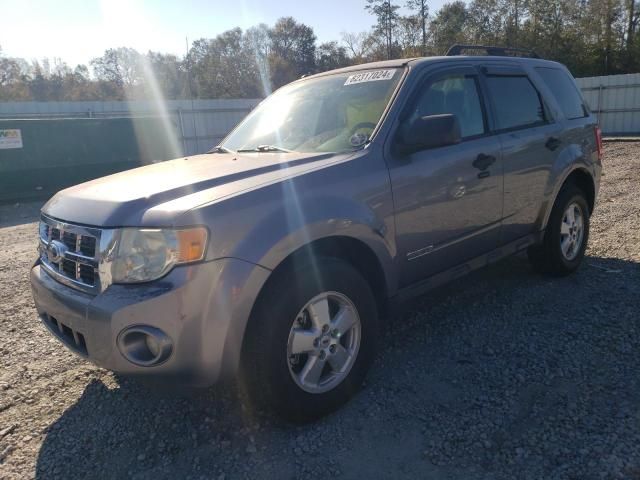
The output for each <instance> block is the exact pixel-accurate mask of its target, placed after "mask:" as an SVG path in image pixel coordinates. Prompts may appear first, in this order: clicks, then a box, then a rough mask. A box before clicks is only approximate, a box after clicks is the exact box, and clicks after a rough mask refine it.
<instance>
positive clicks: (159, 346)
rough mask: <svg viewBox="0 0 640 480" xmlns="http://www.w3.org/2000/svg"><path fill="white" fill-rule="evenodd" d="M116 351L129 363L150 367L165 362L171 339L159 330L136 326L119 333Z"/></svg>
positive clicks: (169, 351) (170, 349)
mask: <svg viewBox="0 0 640 480" xmlns="http://www.w3.org/2000/svg"><path fill="white" fill-rule="evenodd" d="M118 349H119V350H120V353H122V356H124V358H126V359H127V360H129V361H130V362H131V363H135V364H136V365H140V366H143V367H151V366H154V365H159V364H160V363H162V362H164V361H166V360H167V359H168V358H169V356H170V355H171V351H172V349H173V346H172V343H171V339H170V338H169V337H168V336H167V334H166V333H164V332H163V331H162V330H160V329H159V328H155V327H150V326H148V325H137V326H135V327H129V328H127V329H126V330H123V331H122V332H121V333H120V335H119V336H118Z"/></svg>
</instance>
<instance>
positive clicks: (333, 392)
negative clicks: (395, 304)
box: [242, 258, 378, 421]
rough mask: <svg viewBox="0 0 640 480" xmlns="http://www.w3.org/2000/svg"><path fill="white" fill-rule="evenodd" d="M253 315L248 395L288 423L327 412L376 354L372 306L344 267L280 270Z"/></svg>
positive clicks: (325, 262) (364, 286)
mask: <svg viewBox="0 0 640 480" xmlns="http://www.w3.org/2000/svg"><path fill="white" fill-rule="evenodd" d="M267 288H268V290H267V291H266V292H265V295H261V298H260V301H259V304H258V305H257V306H256V311H255V312H254V314H253V315H252V319H251V322H250V325H249V326H248V331H247V341H246V345H245V350H244V352H243V369H242V379H243V381H244V383H245V386H246V390H247V391H248V393H249V394H250V398H251V399H252V400H254V401H256V402H258V403H260V404H263V405H266V406H268V407H270V408H271V409H273V410H275V411H276V412H277V413H279V414H280V415H281V416H283V417H285V418H287V419H290V420H293V421H306V420H312V419H315V418H318V417H320V416H322V415H325V414H327V413H329V412H331V411H333V410H335V409H336V408H338V407H339V406H341V405H342V404H344V403H345V402H346V401H347V400H349V398H351V397H352V396H353V395H354V394H355V393H356V392H357V391H358V390H359V388H360V386H361V385H362V382H363V380H364V377H365V374H366V372H367V370H368V369H369V367H370V365H371V363H372V360H373V358H374V352H375V339H376V336H377V330H378V326H377V323H378V319H377V309H376V303H375V299H374V297H373V293H372V292H371V289H370V287H369V285H368V283H367V282H366V280H365V279H364V278H363V277H362V276H361V275H360V273H358V271H357V270H355V269H354V268H353V267H352V266H351V265H349V264H348V263H346V262H343V261H340V260H336V259H332V258H317V259H316V261H315V262H313V263H309V264H307V266H306V267H302V268H297V269H292V270H289V271H287V272H279V274H278V277H276V278H275V279H274V281H273V282H272V283H271V284H270V285H269V286H268V287H267Z"/></svg>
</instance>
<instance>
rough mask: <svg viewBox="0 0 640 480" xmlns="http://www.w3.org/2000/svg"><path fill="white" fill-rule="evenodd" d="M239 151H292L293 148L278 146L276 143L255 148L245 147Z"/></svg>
mask: <svg viewBox="0 0 640 480" xmlns="http://www.w3.org/2000/svg"><path fill="white" fill-rule="evenodd" d="M238 152H285V153H291V152H293V150H288V149H286V148H282V147H276V146H275V145H258V146H257V147H255V148H243V149H240V150H238Z"/></svg>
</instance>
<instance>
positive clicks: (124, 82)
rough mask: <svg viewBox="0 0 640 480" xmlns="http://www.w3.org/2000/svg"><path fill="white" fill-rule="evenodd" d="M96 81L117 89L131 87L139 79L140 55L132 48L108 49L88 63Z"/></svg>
mask: <svg viewBox="0 0 640 480" xmlns="http://www.w3.org/2000/svg"><path fill="white" fill-rule="evenodd" d="M89 63H90V64H91V66H92V67H93V71H94V73H95V75H96V77H97V78H98V80H104V81H107V82H113V83H114V84H115V85H116V86H117V87H119V88H123V87H131V86H133V85H135V84H137V83H138V82H139V81H140V79H141V73H142V72H141V64H140V54H139V53H138V52H137V51H136V50H134V49H133V48H127V47H120V48H110V49H108V50H107V51H106V52H104V55H102V56H101V57H98V58H94V59H93V60H91V62H89Z"/></svg>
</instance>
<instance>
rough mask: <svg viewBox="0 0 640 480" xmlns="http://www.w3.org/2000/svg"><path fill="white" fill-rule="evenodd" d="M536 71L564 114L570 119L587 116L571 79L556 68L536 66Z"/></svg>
mask: <svg viewBox="0 0 640 480" xmlns="http://www.w3.org/2000/svg"><path fill="white" fill-rule="evenodd" d="M536 71H537V72H538V74H539V75H540V76H541V77H542V80H543V81H544V83H546V84H547V87H549V90H551V93H553V96H554V98H555V99H556V101H557V102H558V104H559V105H560V108H561V109H562V112H563V113H564V116H565V117H567V119H569V120H571V119H574V118H582V117H586V116H587V109H586V107H585V105H584V102H583V100H582V97H581V96H580V93H579V92H578V89H577V87H576V85H575V83H574V82H573V80H572V79H571V78H570V77H569V75H567V73H566V72H564V71H562V70H559V69H557V68H544V67H537V68H536Z"/></svg>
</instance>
